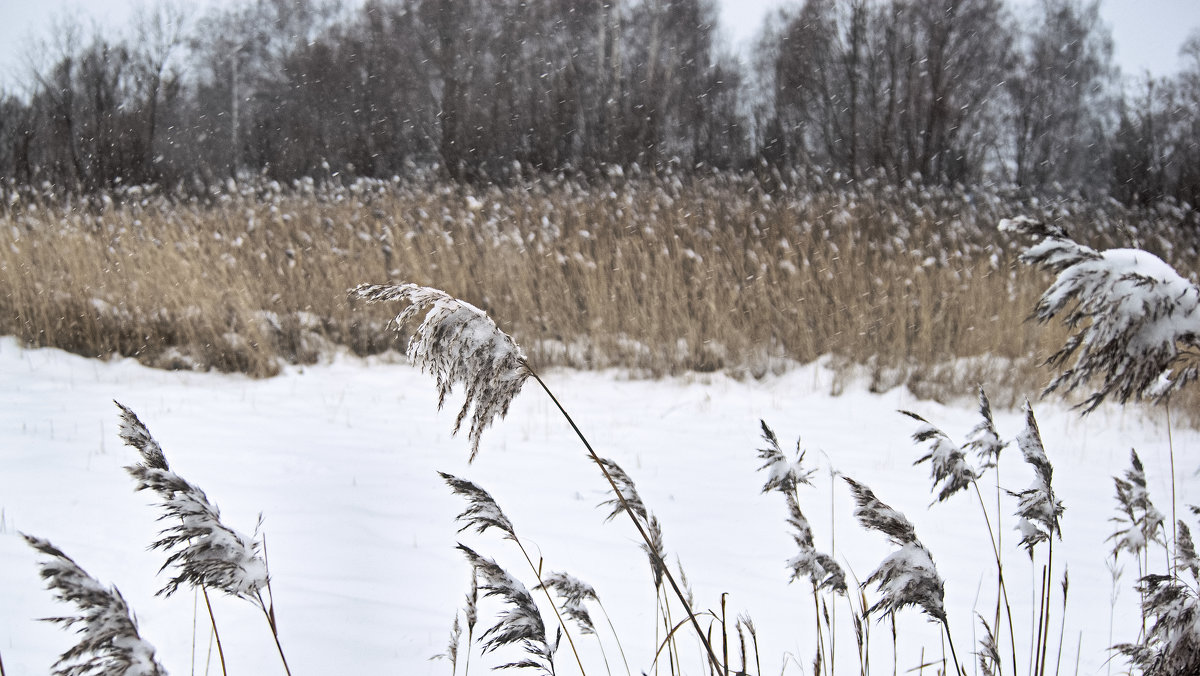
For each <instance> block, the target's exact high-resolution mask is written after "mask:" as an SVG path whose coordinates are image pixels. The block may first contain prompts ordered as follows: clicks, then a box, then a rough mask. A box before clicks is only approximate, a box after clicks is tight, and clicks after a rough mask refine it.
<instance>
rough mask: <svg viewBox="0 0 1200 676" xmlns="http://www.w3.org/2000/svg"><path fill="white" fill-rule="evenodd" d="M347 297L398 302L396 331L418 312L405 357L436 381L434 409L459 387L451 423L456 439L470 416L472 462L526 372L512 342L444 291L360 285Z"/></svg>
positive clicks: (476, 311) (483, 315) (484, 315)
mask: <svg viewBox="0 0 1200 676" xmlns="http://www.w3.org/2000/svg"><path fill="white" fill-rule="evenodd" d="M350 293H351V295H352V296H354V297H356V298H361V299H363V300H366V301H368V302H385V301H400V302H402V303H405V304H406V305H405V307H404V309H403V310H401V311H400V313H399V314H397V315H396V320H395V321H396V327H397V329H399V328H401V327H403V326H404V325H405V324H407V323H408V321H409V320H411V319H412V318H413V317H415V316H416V315H418V314H420V313H421V312H422V311H423V310H426V309H427V310H428V311H427V312H426V313H425V316H424V318H423V319H422V320H421V323H420V324H419V325H418V326H417V329H416V330H415V331H414V332H413V334H412V336H411V337H410V338H409V341H408V351H407V354H408V358H409V360H410V361H411V362H412V363H413V364H414V365H416V366H417V367H418V368H420V369H421V370H422V371H425V372H426V373H429V374H430V375H432V376H433V377H434V378H435V379H436V380H437V389H438V408H441V407H442V405H443V404H445V402H446V397H447V396H448V395H449V394H450V393H451V392H452V391H453V390H454V386H455V385H458V384H461V385H462V386H463V389H464V390H465V392H466V398H465V400H464V401H463V406H462V409H460V410H459V412H458V417H457V418H456V419H455V421H454V433H455V434H457V433H458V431H459V429H460V428H461V427H462V424H463V422H464V421H465V420H466V419H467V417H468V414H469V415H470V419H471V422H470V431H469V432H468V434H467V438H468V439H469V440H470V442H471V456H470V457H471V460H474V459H475V456H476V455H477V454H478V453H479V439H480V437H481V436H482V435H483V430H484V429H485V428H486V427H487V426H488V425H491V424H492V421H493V420H495V418H496V417H497V416H499V417H501V418H503V417H504V416H505V415H506V414H507V413H508V407H509V405H510V404H511V403H512V400H513V399H514V398H515V397H516V396H517V394H518V393H520V391H521V386H522V385H524V384H525V380H526V379H527V378H528V377H529V375H530V371H529V369H528V367H527V365H526V362H525V354H524V352H522V351H521V348H520V347H518V346H517V344H516V342H514V341H513V339H512V338H511V337H510V336H509V335H508V334H507V333H504V332H503V331H501V330H500V328H499V327H498V326H496V322H494V321H492V318H491V317H489V316H488V315H487V313H485V312H484V311H483V310H480V309H479V308H477V307H475V306H474V305H471V304H470V303H468V302H466V301H463V300H459V299H457V298H455V297H453V296H451V295H449V294H447V293H446V292H444V291H441V290H439V289H434V288H430V287H427V286H417V285H416V284H399V285H392V284H362V285H359V286H358V287H355V288H354V289H352V290H351V291H350Z"/></svg>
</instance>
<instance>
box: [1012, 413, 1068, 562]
mask: <svg viewBox="0 0 1200 676" xmlns="http://www.w3.org/2000/svg"><path fill="white" fill-rule="evenodd" d="M1017 447H1018V448H1020V449H1021V455H1023V456H1024V457H1025V462H1027V463H1029V464H1030V465H1031V466H1032V467H1033V472H1034V479H1033V483H1032V485H1030V487H1029V488H1027V489H1025V490H1023V491H1017V492H1014V493H1011V494H1012V495H1013V496H1015V497H1016V498H1017V517H1018V519H1019V521H1018V522H1017V530H1018V531H1020V533H1021V546H1022V547H1025V549H1026V551H1028V552H1029V555H1030V556H1033V548H1034V546H1036V545H1037V544H1038V543H1040V542H1045V541H1047V540H1049V539H1050V538H1051V536H1053V535H1058V536H1059V537H1062V530H1061V529H1060V527H1059V521H1058V520H1059V517H1061V516H1062V513H1063V504H1062V501H1061V500H1059V499H1058V498H1057V497H1055V495H1054V489H1053V487H1052V486H1051V483H1050V482H1051V479H1052V478H1053V477H1054V467H1053V466H1052V465H1051V464H1050V458H1048V457H1047V456H1046V448H1045V446H1043V445H1042V435H1041V432H1039V431H1038V425H1037V419H1036V418H1034V416H1033V407H1031V406H1030V405H1029V402H1025V429H1023V430H1022V431H1021V433H1020V434H1019V435H1017Z"/></svg>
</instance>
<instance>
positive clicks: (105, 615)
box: [22, 534, 167, 676]
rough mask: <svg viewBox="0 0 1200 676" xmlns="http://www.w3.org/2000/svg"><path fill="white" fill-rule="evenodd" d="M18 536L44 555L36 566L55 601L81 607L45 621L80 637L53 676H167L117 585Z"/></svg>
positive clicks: (37, 542) (44, 543)
mask: <svg viewBox="0 0 1200 676" xmlns="http://www.w3.org/2000/svg"><path fill="white" fill-rule="evenodd" d="M22 537H24V538H25V541H26V542H27V543H29V546H31V547H33V548H34V549H36V550H37V551H39V552H41V553H42V554H43V555H45V556H46V557H47V558H46V559H44V560H43V561H42V562H41V563H40V564H39V568H40V572H41V576H42V579H44V580H46V586H47V588H48V589H50V590H52V591H53V592H54V593H55V599H57V600H59V601H62V602H64V603H70V604H73V605H74V606H75V607H76V608H78V609H79V614H78V615H66V616H62V617H50V618H46V621H47V622H54V623H56V624H60V625H62V626H63V627H65V628H73V627H77V629H76V631H75V633H76V634H77V635H78V636H79V642H78V643H76V644H75V646H74V647H72V648H70V649H69V650H67V651H66V652H65V653H63V654H62V655H61V656H60V657H59V658H58V661H57V662H55V663H54V672H53V673H54V674H56V676H109V675H114V676H165V674H166V673H167V672H166V670H165V669H163V668H162V666H161V665H159V663H158V661H157V660H156V659H155V658H154V646H152V645H150V644H149V643H147V642H146V641H145V640H143V639H142V637H141V636H139V635H138V630H137V622H136V621H135V620H134V618H133V615H132V614H131V613H130V611H129V606H128V605H126V603H125V599H124V598H123V597H122V596H121V592H120V591H118V590H117V588H116V587H108V588H106V587H105V586H104V585H102V584H100V583H99V582H98V581H97V580H96V579H95V578H93V577H92V576H90V575H88V574H87V572H86V571H84V570H83V569H82V568H80V567H79V565H78V564H76V563H75V562H74V561H72V560H71V558H70V557H68V556H67V555H66V554H64V553H62V551H61V550H59V549H58V548H57V547H55V546H54V545H52V544H50V543H49V542H48V541H46V540H42V539H40V538H36V537H33V536H31V535H24V534H22Z"/></svg>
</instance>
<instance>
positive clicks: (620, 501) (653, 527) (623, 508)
mask: <svg viewBox="0 0 1200 676" xmlns="http://www.w3.org/2000/svg"><path fill="white" fill-rule="evenodd" d="M597 462H598V463H599V465H600V466H601V467H602V468H603V469H604V471H605V473H606V474H607V476H609V477H610V478H611V479H612V487H613V497H612V498H610V499H608V500H605V501H604V502H602V503H600V506H601V507H604V506H608V507H611V508H612V511H610V512H609V513H608V516H606V517H604V520H605V521H612V520H613V519H615V518H616V517H617V515H618V514H621V513H623V512H626V513H628V514H629V516H630V518H632V519H634V521H636V522H638V523H639V524H640V526H641V528H642V529H643V530H644V531H645V533H646V536H647V537H646V538H645V539H644V541H643V542H642V543H641V548H642V551H644V552H646V557H647V558H648V559H649V561H650V571H651V573H652V574H653V575H654V587H655V588H656V589H657V588H658V587H661V586H662V582H663V578H664V577H665V576H666V575H667V563H666V560H667V550H666V547H665V546H664V544H663V533H662V525H661V524H660V523H659V522H658V518H657V517H655V516H654V514H653V513H651V512H650V511H649V510H647V509H646V503H644V502H642V496H641V495H639V494H638V490H637V485H636V484H634V483H633V479H632V478H630V476H629V475H628V474H627V473H626V472H625V470H623V469H621V466H620V465H618V464H617V463H616V461H614V460H611V459H609V458H600V459H599V460H598V461H597ZM618 491H619V493H618Z"/></svg>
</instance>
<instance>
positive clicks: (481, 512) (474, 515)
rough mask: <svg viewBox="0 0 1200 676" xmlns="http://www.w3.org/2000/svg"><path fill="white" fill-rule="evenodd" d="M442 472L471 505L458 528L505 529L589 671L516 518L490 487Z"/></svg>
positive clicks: (461, 530)
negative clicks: (515, 523)
mask: <svg viewBox="0 0 1200 676" xmlns="http://www.w3.org/2000/svg"><path fill="white" fill-rule="evenodd" d="M439 474H440V475H441V477H442V480H443V481H445V482H446V484H447V485H449V486H450V488H451V490H453V491H454V493H455V494H457V495H460V496H462V497H464V498H466V500H467V509H466V510H464V511H463V512H462V513H461V514H459V515H458V517H457V520H458V521H461V522H463V526H462V528H460V529H459V531H458V532H460V533H461V532H463V531H464V530H466V529H468V528H475V530H476V531H477V532H479V533H483V532H484V531H486V530H488V529H489V528H495V529H497V530H499V531H500V532H501V533H503V537H504V539H505V540H509V541H511V542H512V543H513V544H515V545H516V546H517V550H518V551H520V552H521V556H523V557H524V558H525V563H527V564H528V565H529V570H530V572H532V573H533V576H534V578H536V579H537V581H538V584H537V587H536V588H537V589H539V590H541V591H542V593H543V594H544V595H545V596H546V601H547V602H548V603H549V604H550V608H551V609H552V610H553V611H554V616H555V618H557V619H558V626H559V627H561V628H562V631H563V634H564V635H565V636H566V637H567V644H568V645H570V647H571V653H572V654H573V655H574V656H575V662H576V663H577V664H578V665H579V672H580V673H581V674H584V675H586V674H587V670H586V669H584V667H583V660H582V659H581V658H580V657H579V650H578V649H576V647H575V640H574V639H573V638H572V637H571V631H570V629H569V628H568V627H567V623H566V621H565V620H563V617H562V614H561V613H560V612H559V610H558V605H557V604H556V603H554V598H553V597H551V596H550V586H549V585H547V584H546V581H545V580H543V579H542V572H541V567H540V566H537V565H534V563H533V559H532V558H531V557H530V556H529V552H528V551H527V550H526V549H525V545H524V544H523V543H522V542H521V538H519V537H517V531H516V528H515V527H514V526H513V523H512V521H511V520H510V519H509V518H508V516H506V515H505V514H504V512H503V511H502V510H501V509H500V505H499V504H497V503H496V500H495V499H494V498H493V497H492V496H491V494H490V493H488V492H487V491H486V490H484V489H482V488H480V487H479V486H478V485H476V484H475V483H473V482H471V481H468V480H466V479H460V478H459V477H456V476H453V475H451V474H447V473H445V472H439ZM472 560H474V559H472Z"/></svg>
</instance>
